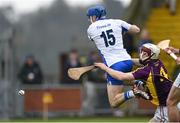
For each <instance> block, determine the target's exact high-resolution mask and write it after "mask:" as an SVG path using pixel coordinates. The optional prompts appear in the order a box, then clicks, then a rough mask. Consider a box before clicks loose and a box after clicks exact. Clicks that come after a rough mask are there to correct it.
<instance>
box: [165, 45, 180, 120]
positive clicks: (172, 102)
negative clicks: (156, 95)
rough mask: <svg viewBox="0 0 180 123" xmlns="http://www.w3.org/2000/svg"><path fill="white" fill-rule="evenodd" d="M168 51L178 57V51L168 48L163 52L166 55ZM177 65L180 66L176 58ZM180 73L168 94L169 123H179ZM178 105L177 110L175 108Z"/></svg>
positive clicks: (179, 50)
mask: <svg viewBox="0 0 180 123" xmlns="http://www.w3.org/2000/svg"><path fill="white" fill-rule="evenodd" d="M168 50H171V51H172V52H173V53H176V54H179V55H180V49H179V48H178V49H177V48H174V47H169V48H167V49H165V51H166V52H167V53H168ZM176 63H177V65H180V57H177V59H176ZM179 102H180V73H179V74H178V76H177V78H176V80H175V82H174V83H173V86H172V88H171V91H170V93H169V96H168V99H167V107H168V116H169V121H170V122H180V112H179V109H178V108H179V107H180V104H178V103H179ZM177 104H178V108H177Z"/></svg>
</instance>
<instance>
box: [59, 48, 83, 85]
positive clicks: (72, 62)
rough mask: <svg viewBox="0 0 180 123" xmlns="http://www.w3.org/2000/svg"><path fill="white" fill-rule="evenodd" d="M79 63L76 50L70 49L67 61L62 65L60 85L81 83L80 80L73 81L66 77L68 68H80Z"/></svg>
mask: <svg viewBox="0 0 180 123" xmlns="http://www.w3.org/2000/svg"><path fill="white" fill-rule="evenodd" d="M81 66H82V65H81V63H80V60H79V54H78V51H77V50H76V49H72V50H71V51H70V52H69V54H68V59H67V61H66V63H65V64H64V71H63V72H64V73H63V75H64V77H63V79H62V82H61V83H64V84H80V83H81V81H80V80H73V79H71V78H70V77H69V76H68V69H69V68H75V67H81Z"/></svg>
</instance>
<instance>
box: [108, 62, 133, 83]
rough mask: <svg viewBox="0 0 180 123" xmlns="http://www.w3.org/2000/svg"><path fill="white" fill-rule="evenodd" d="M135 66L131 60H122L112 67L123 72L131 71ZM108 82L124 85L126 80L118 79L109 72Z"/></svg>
mask: <svg viewBox="0 0 180 123" xmlns="http://www.w3.org/2000/svg"><path fill="white" fill-rule="evenodd" d="M132 67H133V62H132V61H131V60H126V61H121V62H117V63H115V64H113V65H112V66H111V67H110V68H112V69H114V70H117V71H121V72H125V73H126V72H130V71H131V70H132ZM107 83H108V84H110V85H123V84H124V82H123V81H121V80H117V79H115V78H113V77H111V76H110V75H109V74H107Z"/></svg>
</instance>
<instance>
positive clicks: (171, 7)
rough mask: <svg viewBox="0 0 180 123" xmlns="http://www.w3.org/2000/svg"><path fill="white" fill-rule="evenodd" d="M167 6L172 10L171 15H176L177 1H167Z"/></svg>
mask: <svg viewBox="0 0 180 123" xmlns="http://www.w3.org/2000/svg"><path fill="white" fill-rule="evenodd" d="M166 5H167V7H168V8H169V10H170V13H171V15H175V14H176V0H166Z"/></svg>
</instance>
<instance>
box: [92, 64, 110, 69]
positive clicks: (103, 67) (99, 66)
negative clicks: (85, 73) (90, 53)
mask: <svg viewBox="0 0 180 123" xmlns="http://www.w3.org/2000/svg"><path fill="white" fill-rule="evenodd" d="M94 65H95V66H96V67H98V68H100V69H102V70H106V68H107V66H106V65H105V64H104V63H94Z"/></svg>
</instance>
